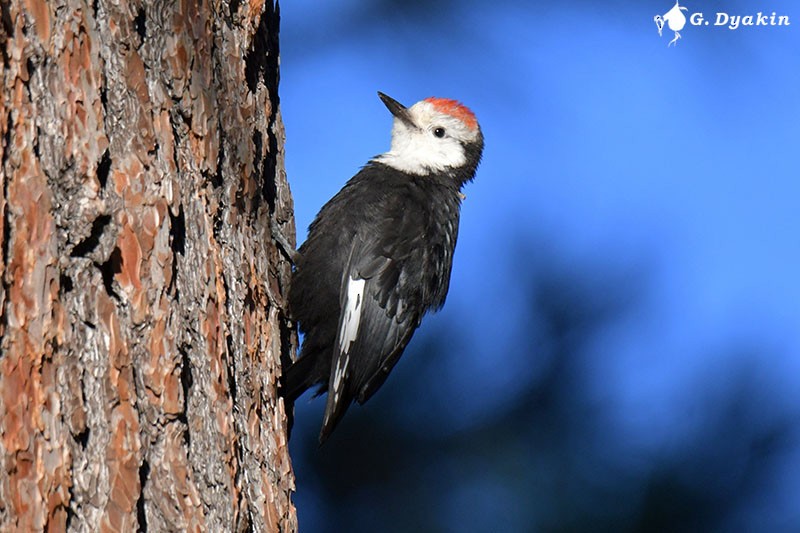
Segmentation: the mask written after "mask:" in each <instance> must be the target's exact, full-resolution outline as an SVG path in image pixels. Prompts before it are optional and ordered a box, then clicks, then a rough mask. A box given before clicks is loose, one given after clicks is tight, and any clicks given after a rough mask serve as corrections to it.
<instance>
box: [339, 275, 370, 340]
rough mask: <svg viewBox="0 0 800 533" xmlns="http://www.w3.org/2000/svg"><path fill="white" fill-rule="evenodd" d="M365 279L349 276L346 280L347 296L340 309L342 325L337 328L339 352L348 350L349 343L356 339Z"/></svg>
mask: <svg viewBox="0 0 800 533" xmlns="http://www.w3.org/2000/svg"><path fill="white" fill-rule="evenodd" d="M366 284H367V280H365V279H355V278H353V277H351V278H350V279H349V280H348V281H347V296H346V297H345V300H344V309H342V327H341V329H340V330H339V353H347V352H349V351H350V345H351V344H353V342H355V340H356V335H358V327H359V325H360V324H361V307H362V304H363V303H364V286H365V285H366Z"/></svg>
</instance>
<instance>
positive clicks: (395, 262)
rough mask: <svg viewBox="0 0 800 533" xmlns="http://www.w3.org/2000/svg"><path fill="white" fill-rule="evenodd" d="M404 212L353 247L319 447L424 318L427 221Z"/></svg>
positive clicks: (386, 371) (366, 394)
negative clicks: (423, 278) (425, 229)
mask: <svg viewBox="0 0 800 533" xmlns="http://www.w3.org/2000/svg"><path fill="white" fill-rule="evenodd" d="M400 211H401V212H400V213H396V215H397V216H396V217H389V218H387V219H385V220H384V221H383V222H382V223H381V224H380V227H377V228H372V231H373V233H372V234H371V235H358V236H356V238H354V239H353V242H352V244H351V250H350V256H349V260H348V262H347V267H346V268H345V269H344V272H343V275H342V282H341V283H342V285H341V290H340V295H341V299H340V307H339V309H340V313H339V315H340V316H339V327H338V330H337V334H336V342H335V344H334V349H333V351H334V353H333V361H332V366H331V373H330V378H329V382H328V399H327V404H326V407H325V416H324V419H323V423H322V430H321V432H320V441H321V442H322V441H324V440H325V438H327V436H328V435H329V434H330V433H331V432H332V431H333V429H334V427H335V426H336V424H337V423H338V422H339V420H340V419H341V417H342V416H343V415H344V413H345V411H346V410H347V408H348V407H349V406H350V404H351V403H352V401H353V400H354V399H355V400H357V401H358V402H359V403H364V402H365V401H366V400H368V399H369V398H370V397H371V396H372V395H373V394H374V393H375V391H376V390H377V389H378V388H379V387H380V386H381V385H382V384H383V382H384V381H385V380H386V377H387V376H388V375H389V372H390V371H391V369H392V368H393V367H394V365H395V364H396V363H397V361H398V359H399V358H400V355H402V353H403V350H404V349H405V347H406V345H407V344H408V342H409V341H410V340H411V336H412V334H413V333H414V331H415V330H416V328H417V327H418V326H419V323H420V320H421V317H422V314H423V312H424V302H423V290H424V289H423V284H422V280H421V279H417V278H419V277H421V274H422V272H423V271H424V268H425V259H426V255H427V253H428V252H427V249H426V246H425V242H424V239H425V233H424V231H423V230H422V220H421V219H423V218H424V215H421V214H420V213H414V212H413V211H414V210H413V209H409V206H405V209H402V210H400ZM415 215H416V216H415Z"/></svg>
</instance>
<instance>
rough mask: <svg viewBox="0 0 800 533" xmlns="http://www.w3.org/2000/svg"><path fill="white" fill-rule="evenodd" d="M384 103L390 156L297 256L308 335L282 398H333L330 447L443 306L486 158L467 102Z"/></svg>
mask: <svg viewBox="0 0 800 533" xmlns="http://www.w3.org/2000/svg"><path fill="white" fill-rule="evenodd" d="M378 96H379V97H380V99H381V100H382V101H383V103H384V104H385V105H386V107H387V108H388V109H389V111H390V112H391V113H392V115H393V116H394V119H393V127H392V141H391V149H390V150H389V151H388V152H386V153H384V154H381V155H378V156H376V157H374V158H373V159H371V160H370V161H369V162H368V163H367V164H366V165H365V166H364V167H363V168H362V169H361V170H360V171H359V172H358V173H357V174H356V175H355V176H354V177H353V178H351V179H350V181H348V182H347V184H346V185H345V186H344V188H342V190H341V191H339V192H338V193H337V194H336V195H335V196H334V197H333V198H332V199H331V200H330V201H328V203H327V204H325V206H323V207H322V209H321V210H320V212H319V213H318V214H317V216H316V218H315V219H314V221H313V222H312V223H311V225H310V226H309V230H308V238H307V239H306V241H305V242H304V243H303V245H302V246H301V247H300V249H299V250H298V253H297V254H295V272H294V275H293V277H292V282H291V287H290V290H289V309H290V313H291V316H292V317H293V318H294V320H296V322H297V323H298V326H299V329H300V331H301V332H302V333H304V334H305V337H304V339H303V345H302V348H301V350H300V355H299V357H298V358H297V360H296V361H295V362H294V363H292V364H291V366H289V368H288V369H287V370H286V372H285V375H284V377H283V380H282V394H283V396H284V398H285V399H286V400H287V401H288V402H289V404H290V405H293V402H294V401H295V400H296V399H297V398H298V397H299V396H300V395H301V394H302V393H303V392H304V391H305V390H307V389H308V388H310V387H313V386H315V385H317V386H318V389H317V394H316V395H320V394H322V393H324V392H327V394H328V396H327V404H326V406H325V415H324V418H323V422H322V429H321V431H320V435H319V441H320V444H322V443H323V442H324V441H325V440H326V439H327V438H328V436H329V435H330V434H331V432H332V431H333V430H334V428H335V427H336V425H337V424H338V423H339V421H340V420H341V419H342V416H344V413H345V412H346V411H347V408H348V407H349V406H350V404H351V403H352V402H353V401H354V400H355V401H357V402H358V403H360V404H363V403H364V402H366V401H367V400H368V399H369V398H370V397H371V396H372V395H373V394H375V391H377V390H378V388H380V386H381V385H382V384H383V383H384V381H385V380H386V378H387V376H388V375H389V372H391V370H392V368H393V367H394V365H395V364H396V363H397V361H398V359H399V358H400V356H401V355H402V353H403V350H404V349H405V347H406V345H408V343H409V341H410V340H411V336H412V335H413V334H414V331H415V330H416V329H417V327H419V325H420V322H421V321H422V317H423V316H424V315H425V314H426V313H427V312H428V311H438V310H439V309H441V307H442V306H443V305H444V301H445V297H446V296H447V290H448V286H449V284H450V271H451V268H452V264H453V252H454V250H455V246H456V238H457V236H458V222H459V214H460V208H461V201H462V200H463V198H464V195H463V194H462V193H461V189H462V187H463V186H464V185H465V184H466V183H467V182H469V181H471V180H472V179H473V177H474V176H475V171H476V169H477V167H478V163H479V162H480V159H481V154H482V152H483V134H482V133H481V129H480V127H479V125H478V121H477V119H476V118H475V115H474V114H473V113H472V111H470V110H469V109H468V108H467V107H466V106H464V105H462V104H461V103H459V102H457V101H455V100H449V99H445V98H426V99H425V100H422V101H420V102H417V103H416V104H414V105H413V106H411V107H405V106H403V105H402V104H400V103H399V102H398V101H396V100H394V99H393V98H390V97H389V96H386V95H385V94H383V93H381V92H378Z"/></svg>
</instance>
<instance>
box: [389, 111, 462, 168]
mask: <svg viewBox="0 0 800 533" xmlns="http://www.w3.org/2000/svg"><path fill="white" fill-rule="evenodd" d="M408 111H409V115H410V117H411V119H412V120H413V122H414V124H416V126H417V127H416V128H414V127H409V126H408V125H407V124H406V123H404V122H403V121H401V120H399V119H397V118H395V119H394V126H393V127H392V146H391V149H390V150H389V151H388V152H386V153H385V154H381V155H379V156H378V157H377V158H375V159H376V160H377V161H380V162H381V163H384V164H386V165H389V166H390V167H393V168H396V169H397V170H401V171H403V172H408V173H411V174H418V175H425V174H429V173H430V172H436V171H441V170H445V169H447V168H455V167H459V166H461V165H463V164H464V163H466V162H467V155H466V153H465V152H464V146H463V144H462V143H463V142H467V141H471V140H474V139H475V138H476V137H477V130H471V129H470V128H468V127H467V126H466V125H465V124H464V123H463V122H462V121H460V120H459V119H457V118H455V117H453V116H451V115H447V114H444V113H440V112H438V111H436V109H435V108H434V107H433V105H431V104H430V103H429V102H426V101H424V100H423V101H422V102H417V103H416V104H414V105H413V106H411V107H410V108H408ZM439 127H441V128H444V130H445V132H446V135H445V136H444V137H441V138H440V137H436V136H435V135H434V134H433V132H434V130H435V129H436V128H439Z"/></svg>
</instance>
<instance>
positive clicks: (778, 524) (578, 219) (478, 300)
mask: <svg viewBox="0 0 800 533" xmlns="http://www.w3.org/2000/svg"><path fill="white" fill-rule="evenodd" d="M685 5H686V6H687V7H688V8H689V10H688V12H687V15H689V14H691V13H694V12H702V13H704V16H705V18H707V19H708V18H711V19H712V25H711V26H704V27H694V26H691V25H689V24H687V25H686V28H684V30H683V31H681V35H682V39H680V40H679V41H678V42H677V43H676V45H674V46H671V47H668V46H667V44H668V43H669V41H670V40H671V39H672V37H673V36H674V33H673V32H672V31H671V30H669V29H668V28H667V27H665V28H664V35H663V36H662V37H659V35H658V31H657V28H656V25H655V23H654V22H653V17H654V16H655V15H657V14H661V15H664V14H665V13H666V12H667V11H668V10H669V9H670V8H671V7H672V6H673V3H672V0H646V1H639V2H619V1H606V2H594V3H590V2H588V1H583V2H580V1H579V2H570V3H566V2H552V1H549V2H530V1H521V0H519V1H510V0H496V1H494V2H488V3H487V2H479V1H477V0H475V1H469V0H466V1H455V0H432V1H423V0H416V1H413V0H411V1H409V0H402V1H401V0H377V1H376V0H346V1H340V2H321V1H313V0H292V1H290V2H284V3H282V5H281V12H282V27H281V86H280V90H281V105H282V109H283V116H284V120H285V123H286V132H287V133H286V138H287V141H286V154H287V159H286V168H287V172H288V176H289V181H290V184H291V187H292V192H293V195H294V200H295V207H296V217H297V226H298V242H302V241H303V240H304V239H305V235H306V230H305V228H306V227H307V226H308V224H309V223H310V222H311V220H312V219H313V217H314V215H315V214H316V212H317V211H318V210H319V208H320V207H321V206H322V205H323V204H324V203H325V202H326V201H327V200H328V199H329V198H330V197H331V196H332V195H333V194H335V193H336V191H338V190H339V189H340V188H341V187H342V185H343V184H344V183H345V181H346V180H347V179H349V178H350V177H351V176H352V175H353V174H355V173H356V172H357V171H358V169H359V168H360V166H361V165H363V164H364V163H365V162H366V161H367V160H368V159H369V158H370V157H372V156H373V155H376V154H378V153H381V152H384V151H386V150H387V149H388V147H389V139H390V135H389V134H390V128H391V117H390V115H389V113H388V112H387V110H386V108H385V107H384V106H383V104H382V103H381V102H380V100H379V99H378V98H377V96H376V91H378V90H380V91H383V92H386V93H387V94H389V95H390V96H392V97H394V98H396V99H398V100H400V101H401V102H403V103H406V104H407V105H411V104H413V103H414V102H416V101H418V100H420V99H422V98H425V97H428V96H433V95H435V96H442V97H449V98H456V99H459V100H461V101H463V102H464V103H465V104H466V105H468V106H470V107H471V108H472V109H473V110H474V111H475V113H476V115H477V116H478V119H479V121H480V123H481V126H482V129H483V132H484V135H485V138H486V150H485V152H484V157H483V163H482V165H481V167H480V168H479V170H478V175H477V178H476V179H475V181H474V182H473V183H472V184H470V185H469V186H468V187H467V188H466V189H465V193H466V195H467V199H466V200H465V202H464V205H463V209H462V218H461V230H460V236H459V241H458V247H457V250H456V257H455V266H454V269H453V276H452V283H451V287H450V294H449V297H448V301H447V305H446V306H445V308H444V310H443V311H442V312H440V313H439V314H437V315H433V316H429V317H427V319H426V320H425V321H424V323H423V325H422V328H421V329H420V330H419V331H418V332H417V333H416V335H415V337H414V339H413V341H412V343H411V345H410V346H409V348H408V349H407V350H406V354H405V355H404V357H403V359H402V360H401V362H400V363H399V364H398V366H397V367H396V368H395V370H394V372H393V373H392V375H391V376H390V378H389V380H388V381H387V383H386V384H385V385H384V386H383V388H382V389H381V390H380V391H379V393H378V394H377V395H376V396H375V397H374V398H373V399H372V400H371V401H370V402H369V403H367V404H366V405H365V406H363V407H360V406H354V407H352V408H351V409H350V411H349V412H348V414H347V416H346V417H345V419H344V421H343V422H342V424H340V426H339V427H338V428H337V430H336V432H335V433H334V434H333V436H332V437H331V439H330V440H329V441H328V442H327V443H326V445H325V446H324V447H322V448H321V449H320V448H318V446H317V434H318V431H319V427H320V425H321V421H322V411H323V408H324V405H325V402H324V399H317V400H314V401H312V400H311V394H310V393H307V395H306V396H304V397H303V398H301V399H300V400H299V401H298V405H297V414H296V425H295V431H294V432H293V435H292V441H291V451H292V457H293V460H294V469H295V474H296V476H297V493H296V495H295V502H296V504H297V509H298V514H299V519H300V527H301V531H304V532H341V531H347V532H362V531H363V532H395V531H397V532H405V531H415V532H417V531H431V532H438V531H442V532H450V531H452V532H473V531H474V532H489V531H492V532H493V531H501V532H504V531H510V532H517V531H522V532H525V531H576V532H582V531H592V532H598V531H600V532H602V531H609V532H616V531H680V532H685V531H704V532H707V531H737V532H738V531H759V532H763V531H771V532H782V531H787V532H790V531H794V532H796V531H800V394H799V393H798V391H800V281H799V280H798V275H799V273H800V125H799V121H800V4H798V3H796V2H788V1H783V2H781V1H778V2H767V1H766V0H742V1H725V2H721V1H711V0H702V1H701V0H697V1H696V2H691V3H690V2H689V0H687V2H686V4H685ZM773 10H774V11H776V12H777V14H778V15H788V16H789V17H790V21H791V25H790V26H788V27H786V26H784V27H763V26H762V27H750V28H748V27H741V28H739V29H737V30H735V31H731V30H729V29H725V28H718V27H714V26H713V17H715V13H716V12H717V11H725V12H728V13H730V14H732V15H734V14H739V15H755V14H756V13H758V12H759V11H763V12H767V13H771V12H772V11H773Z"/></svg>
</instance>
